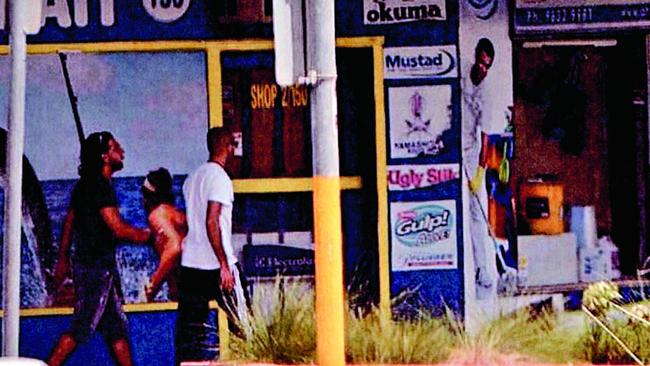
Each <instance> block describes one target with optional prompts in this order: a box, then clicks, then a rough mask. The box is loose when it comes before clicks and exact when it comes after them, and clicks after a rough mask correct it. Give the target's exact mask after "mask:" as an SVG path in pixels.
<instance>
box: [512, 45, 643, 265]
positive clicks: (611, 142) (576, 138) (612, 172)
mask: <svg viewBox="0 0 650 366" xmlns="http://www.w3.org/2000/svg"><path fill="white" fill-rule="evenodd" d="M558 44H559V43H556V42H545V43H544V42H539V43H536V42H522V43H519V44H515V47H514V55H515V57H514V70H515V87H514V88H515V90H514V93H515V99H514V100H515V118H514V121H515V139H516V159H515V161H514V164H513V170H512V172H513V178H514V179H513V181H514V182H517V184H519V185H521V184H522V182H526V181H527V180H528V179H529V178H533V177H537V178H541V179H542V180H551V181H555V182H558V183H560V184H561V185H562V187H563V196H564V198H563V207H564V213H565V215H564V217H565V228H564V231H569V230H571V228H572V227H574V228H575V227H576V224H575V222H574V224H573V225H572V224H571V220H572V219H571V217H570V216H571V213H574V214H575V213H580V212H587V213H588V212H589V210H586V211H582V209H581V207H590V208H592V210H593V211H592V212H594V213H595V228H593V229H592V231H593V232H594V233H596V234H597V237H598V238H601V237H603V236H609V237H611V239H612V242H613V243H614V244H615V245H616V247H617V248H618V251H619V252H618V257H619V270H620V272H621V274H622V275H623V276H624V277H636V274H637V269H638V268H640V266H642V264H643V261H644V260H645V257H646V249H645V248H646V206H647V201H646V193H645V192H646V185H647V178H646V177H647V165H648V133H647V132H648V129H647V124H648V122H647V121H648V119H647V108H646V94H647V75H646V67H645V65H646V56H645V39H644V38H642V37H620V38H617V39H611V40H606V41H603V40H587V41H580V42H577V41H565V42H563V44H564V45H562V46H558ZM567 44H568V46H567ZM578 44H580V45H578ZM518 204H519V205H518V207H520V211H521V210H523V208H524V205H523V202H518ZM520 213H521V212H520ZM574 219H575V218H574ZM519 230H520V234H530V228H529V227H527V225H526V219H523V220H521V221H520V225H519ZM579 236H580V235H579ZM583 237H584V236H583ZM588 238H589V237H588ZM578 242H580V239H578ZM578 245H579V246H580V245H581V244H580V243H578ZM545 266H546V268H553V263H547V264H545ZM578 266H579V271H578V276H579V277H580V276H581V273H580V271H581V268H580V267H581V266H584V265H583V263H580V262H578ZM582 270H584V268H582ZM614 276H615V274H614Z"/></svg>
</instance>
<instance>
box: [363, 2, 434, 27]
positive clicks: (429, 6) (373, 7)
mask: <svg viewBox="0 0 650 366" xmlns="http://www.w3.org/2000/svg"><path fill="white" fill-rule="evenodd" d="M363 14H364V18H363V24H370V25H373V24H393V23H405V22H417V21H421V20H445V19H446V18H447V12H446V9H445V0H363Z"/></svg>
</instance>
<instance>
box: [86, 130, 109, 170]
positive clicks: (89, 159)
mask: <svg viewBox="0 0 650 366" xmlns="http://www.w3.org/2000/svg"><path fill="white" fill-rule="evenodd" d="M114 139H115V138H114V137H113V134H112V133H110V132H108V131H101V132H93V133H91V134H90V135H88V137H86V139H85V140H84V142H83V143H82V144H81V153H80V154H79V169H78V170H79V176H80V177H82V178H83V177H92V176H98V175H100V174H101V172H102V167H103V166H104V159H103V158H102V155H103V154H106V153H107V152H108V149H109V146H108V142H109V141H110V140H114Z"/></svg>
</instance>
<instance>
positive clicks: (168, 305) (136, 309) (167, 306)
mask: <svg viewBox="0 0 650 366" xmlns="http://www.w3.org/2000/svg"><path fill="white" fill-rule="evenodd" d="M217 308H218V306H217V302H216V301H210V309H217ZM177 309H178V303H176V302H152V303H144V304H126V305H124V311H125V312H127V313H151V312H156V311H176V310H177ZM73 311H74V310H73V308H71V307H57V308H35V309H21V310H20V316H24V317H32V316H56V315H72V313H73ZM2 317H4V311H3V310H0V318H2Z"/></svg>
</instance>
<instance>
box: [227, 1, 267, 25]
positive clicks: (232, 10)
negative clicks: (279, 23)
mask: <svg viewBox="0 0 650 366" xmlns="http://www.w3.org/2000/svg"><path fill="white" fill-rule="evenodd" d="M272 7H273V6H272V1H271V0H218V1H217V16H218V17H219V21H220V22H222V23H270V22H271V15H272Z"/></svg>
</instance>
